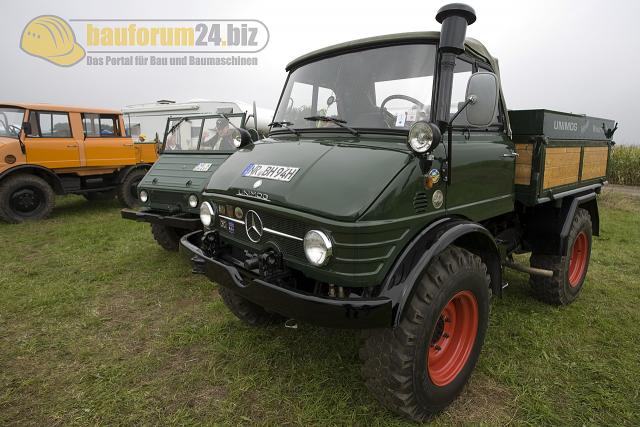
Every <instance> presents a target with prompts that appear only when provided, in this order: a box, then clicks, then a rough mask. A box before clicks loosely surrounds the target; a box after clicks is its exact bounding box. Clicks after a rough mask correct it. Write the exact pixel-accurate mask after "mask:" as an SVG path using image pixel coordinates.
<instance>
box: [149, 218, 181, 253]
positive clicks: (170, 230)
mask: <svg viewBox="0 0 640 427" xmlns="http://www.w3.org/2000/svg"><path fill="white" fill-rule="evenodd" d="M185 233H186V231H185V230H182V229H180V228H174V227H167V226H166V225H160V224H151V234H153V238H154V239H155V241H156V242H158V244H159V245H160V246H162V248H163V249H165V250H167V251H172V252H177V251H178V246H179V245H180V238H181V237H182V236H184V235H185Z"/></svg>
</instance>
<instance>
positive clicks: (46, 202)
mask: <svg viewBox="0 0 640 427" xmlns="http://www.w3.org/2000/svg"><path fill="white" fill-rule="evenodd" d="M126 134H127V132H126V130H125V126H124V120H123V117H122V113H121V112H120V111H117V110H105V109H96V108H81V107H65V106H59V105H49V104H13V103H0V218H1V219H2V220H4V221H7V222H11V223H17V222H22V221H25V220H29V219H34V220H35V219H42V218H45V217H47V216H48V215H49V214H50V213H51V211H52V210H53V207H54V203H55V195H64V194H79V195H82V196H84V197H85V198H86V199H87V200H91V201H92V200H105V199H112V198H114V197H117V198H118V200H119V201H120V203H121V204H122V205H123V206H126V207H133V206H135V205H136V204H137V202H138V195H137V190H136V187H137V185H138V183H139V182H140V180H141V179H142V177H143V176H144V175H145V174H146V172H147V170H148V169H149V168H150V167H151V165H152V164H153V162H155V161H156V159H157V156H158V155H157V149H156V144H155V143H153V142H149V143H145V142H136V143H134V141H133V139H132V138H131V137H129V136H127V135H126Z"/></svg>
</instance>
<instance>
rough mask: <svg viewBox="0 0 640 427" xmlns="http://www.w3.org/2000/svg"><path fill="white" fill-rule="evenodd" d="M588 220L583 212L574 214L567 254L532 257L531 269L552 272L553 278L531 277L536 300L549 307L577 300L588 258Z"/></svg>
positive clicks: (535, 255)
mask: <svg viewBox="0 0 640 427" xmlns="http://www.w3.org/2000/svg"><path fill="white" fill-rule="evenodd" d="M591 230H592V228H591V216H590V215H589V212H588V211H587V210H585V209H581V208H578V209H577V210H576V213H575V216H574V217H573V221H572V222H571V229H570V230H569V238H568V244H567V251H566V253H564V254H561V255H547V254H536V253H535V252H534V253H533V254H532V255H531V260H530V264H531V266H532V267H536V268H542V269H545V270H551V271H553V277H541V276H534V275H532V276H531V279H530V283H531V288H532V290H533V293H534V294H535V296H536V297H537V298H538V299H540V300H541V301H544V302H546V303H549V304H553V305H567V304H571V303H572V302H573V301H575V299H576V298H578V295H579V294H580V292H581V291H582V286H583V285H584V280H585V278H586V276H587V269H588V268H589V260H590V258H591V239H592V236H591Z"/></svg>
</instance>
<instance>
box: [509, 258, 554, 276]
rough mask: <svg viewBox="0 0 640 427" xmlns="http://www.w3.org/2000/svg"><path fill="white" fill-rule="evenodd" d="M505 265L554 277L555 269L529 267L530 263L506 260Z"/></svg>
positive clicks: (535, 274) (529, 272)
mask: <svg viewBox="0 0 640 427" xmlns="http://www.w3.org/2000/svg"><path fill="white" fill-rule="evenodd" d="M504 266H505V267H508V268H511V269H513V270H517V271H521V272H523V273H528V274H533V275H534V276H543V277H553V271H551V270H544V269H542V268H534V267H529V266H528V265H523V264H518V263H517V262H513V261H505V262H504Z"/></svg>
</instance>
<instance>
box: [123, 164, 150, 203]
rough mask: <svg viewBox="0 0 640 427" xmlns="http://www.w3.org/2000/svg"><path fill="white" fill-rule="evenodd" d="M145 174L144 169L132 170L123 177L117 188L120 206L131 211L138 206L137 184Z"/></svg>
mask: <svg viewBox="0 0 640 427" xmlns="http://www.w3.org/2000/svg"><path fill="white" fill-rule="evenodd" d="M146 174H147V170H146V169H134V170H132V171H131V172H129V173H128V174H127V175H126V176H125V177H124V179H123V180H122V182H121V183H120V185H119V186H118V200H119V201H120V204H121V205H122V206H124V207H125V208H132V209H133V208H137V207H138V206H140V200H139V199H138V184H140V181H142V178H144V176H145V175H146Z"/></svg>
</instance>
